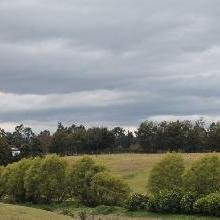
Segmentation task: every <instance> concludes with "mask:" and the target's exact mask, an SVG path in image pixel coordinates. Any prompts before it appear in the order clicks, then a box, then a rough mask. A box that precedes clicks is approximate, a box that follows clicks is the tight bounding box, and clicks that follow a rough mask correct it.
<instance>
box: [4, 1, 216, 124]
mask: <svg viewBox="0 0 220 220" xmlns="http://www.w3.org/2000/svg"><path fill="white" fill-rule="evenodd" d="M219 8H220V2H219V0H212V1H208V0H194V1H184V2H183V1H178V0H166V1H162V0H154V1H153V0H148V1H145V0H136V1H133V0H117V1H114V0H106V1H102V0H75V1H71V0H65V1H58V0H53V1H52V0H0V77H1V78H0V91H1V93H0V98H1V100H0V104H1V106H2V107H1V110H0V121H1V122H2V123H15V122H20V121H22V122H25V121H33V123H34V125H35V126H38V127H39V124H40V123H42V122H48V125H51V123H52V122H56V121H58V120H62V121H72V120H73V121H78V122H79V123H80V122H85V123H88V124H92V123H97V122H99V123H103V124H114V123H121V124H123V125H127V126H133V125H137V123H139V122H140V121H141V120H144V119H146V118H149V117H151V118H152V117H153V118H157V117H158V118H160V117H161V116H162V115H166V116H169V115H174V116H177V117H183V118H184V117H191V116H193V117H194V116H198V117H199V116H200V115H205V116H207V117H208V116H209V117H215V118H218V117H219V108H220V92H219V85H218V82H219V80H220V63H219V59H220V29H219V28H220V13H219V10H220V9H219ZM91 94H94V96H90V95H91ZM79 100H81V102H79Z"/></svg>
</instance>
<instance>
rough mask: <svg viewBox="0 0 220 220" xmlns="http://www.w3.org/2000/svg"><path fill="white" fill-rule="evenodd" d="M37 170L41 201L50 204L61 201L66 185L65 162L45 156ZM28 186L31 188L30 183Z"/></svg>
mask: <svg viewBox="0 0 220 220" xmlns="http://www.w3.org/2000/svg"><path fill="white" fill-rule="evenodd" d="M32 168H33V167H32ZM37 170H38V172H39V173H38V175H37V176H36V178H37V180H38V181H39V184H38V192H39V194H40V197H41V200H43V201H45V202H50V201H52V200H59V201H61V200H63V198H64V197H65V192H66V184H67V182H66V174H67V173H66V170H67V164H66V162H65V161H64V160H63V159H61V158H60V157H58V156H55V155H52V156H47V157H46V158H45V159H43V160H42V162H41V164H40V169H37ZM32 171H33V170H32ZM32 183H33V179H32ZM27 185H28V184H27ZM30 185H31V186H33V185H32V184H31V183H30Z"/></svg>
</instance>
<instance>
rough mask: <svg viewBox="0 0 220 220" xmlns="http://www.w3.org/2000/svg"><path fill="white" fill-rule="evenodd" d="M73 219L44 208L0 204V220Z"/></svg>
mask: <svg viewBox="0 0 220 220" xmlns="http://www.w3.org/2000/svg"><path fill="white" fill-rule="evenodd" d="M41 219H42V220H73V218H71V217H68V216H64V215H58V214H56V213H53V212H48V211H44V210H39V209H34V208H29V207H24V206H17V205H8V204H0V220H41Z"/></svg>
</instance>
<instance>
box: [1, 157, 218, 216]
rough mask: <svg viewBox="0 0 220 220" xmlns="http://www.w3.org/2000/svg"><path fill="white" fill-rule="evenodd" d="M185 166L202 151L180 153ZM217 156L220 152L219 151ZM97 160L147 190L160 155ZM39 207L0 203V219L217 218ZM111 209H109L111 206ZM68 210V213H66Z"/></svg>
mask: <svg viewBox="0 0 220 220" xmlns="http://www.w3.org/2000/svg"><path fill="white" fill-rule="evenodd" d="M182 155H183V158H184V160H185V163H186V166H189V165H190V164H191V163H192V162H193V161H195V160H196V159H198V158H200V157H202V156H204V155H205V154H182ZM218 155H219V156H220V153H219V154H218ZM92 157H93V158H94V159H95V160H96V161H97V162H99V163H101V164H103V165H105V166H107V168H108V169H110V170H111V171H112V172H113V173H115V174H119V175H121V176H122V177H123V179H125V180H126V181H127V182H128V184H129V185H130V187H131V188H132V189H133V190H134V191H136V192H147V187H146V184H147V178H148V175H149V172H150V170H151V169H152V167H153V165H154V164H155V163H156V162H158V161H159V160H160V159H161V158H162V157H163V154H112V155H110V154H108V155H107V154H106V155H98V156H92ZM79 158H81V156H69V157H65V159H66V160H67V161H68V163H69V164H70V165H73V164H74V163H75V161H76V160H77V159H79ZM34 207H36V208H38V209H33V208H28V207H24V206H13V205H3V204H0V220H38V219H39V220H40V219H42V220H50V219H51V220H70V219H72V220H73V219H79V217H78V214H77V213H78V212H81V211H85V212H86V213H88V214H89V218H87V220H168V219H170V220H217V219H219V218H214V217H200V216H185V215H161V214H155V213H149V212H127V210H125V209H123V208H117V207H115V208H114V207H113V210H109V208H108V207H107V208H105V207H97V208H86V207H78V206H75V205H74V204H71V203H68V202H67V203H64V204H54V205H36V206H34ZM39 209H45V210H51V211H53V212H56V213H63V214H64V213H66V211H68V212H69V213H71V214H72V215H74V217H75V218H71V217H66V216H63V215H58V214H54V213H52V212H47V211H43V210H39ZM110 209H111V208H110ZM69 213H68V214H69Z"/></svg>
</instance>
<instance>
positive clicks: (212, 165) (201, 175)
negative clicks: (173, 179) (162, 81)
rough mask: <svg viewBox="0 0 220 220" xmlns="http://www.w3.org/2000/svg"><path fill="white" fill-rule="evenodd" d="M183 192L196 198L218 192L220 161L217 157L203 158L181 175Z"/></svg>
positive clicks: (219, 185) (219, 187)
mask: <svg viewBox="0 0 220 220" xmlns="http://www.w3.org/2000/svg"><path fill="white" fill-rule="evenodd" d="M183 183H184V188H185V190H189V191H191V192H194V193H196V194H197V195H198V196H202V195H208V194H210V193H214V192H216V191H219V190H220V159H219V158H218V156H205V157H203V158H201V159H199V160H197V161H195V162H194V163H193V164H192V166H191V167H190V168H189V169H188V170H187V171H186V173H185V174H184V175H183Z"/></svg>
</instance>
